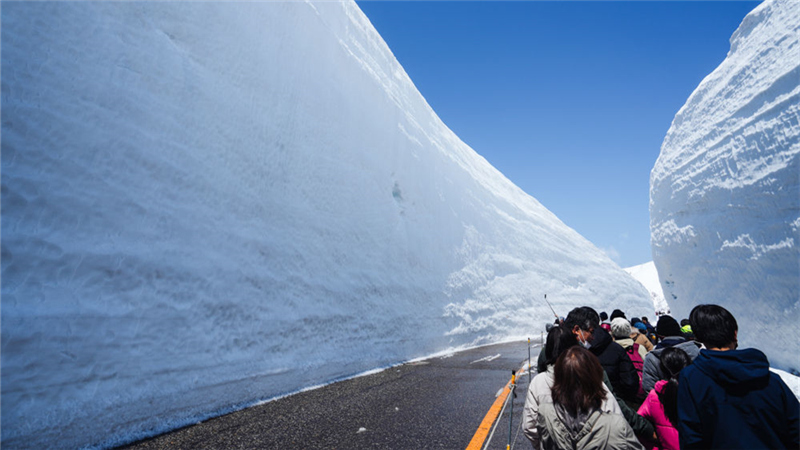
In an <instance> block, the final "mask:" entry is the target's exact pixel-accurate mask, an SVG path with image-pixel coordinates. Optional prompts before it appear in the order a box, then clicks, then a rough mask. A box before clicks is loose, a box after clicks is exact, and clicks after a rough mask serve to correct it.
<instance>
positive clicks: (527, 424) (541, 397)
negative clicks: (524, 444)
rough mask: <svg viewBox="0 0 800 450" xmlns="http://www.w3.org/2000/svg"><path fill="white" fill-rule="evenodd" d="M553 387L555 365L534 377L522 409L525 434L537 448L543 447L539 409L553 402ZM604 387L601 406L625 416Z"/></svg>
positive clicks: (604, 409)
mask: <svg viewBox="0 0 800 450" xmlns="http://www.w3.org/2000/svg"><path fill="white" fill-rule="evenodd" d="M552 387H553V366H548V367H547V371H546V372H542V373H540V374H539V375H536V376H535V377H533V380H531V383H530V386H528V393H527V395H526V396H525V408H524V409H523V410H522V432H523V433H525V436H526V437H527V438H528V440H530V441H531V444H533V447H534V448H537V449H539V448H541V446H540V445H539V433H538V430H537V428H536V424H537V422H538V418H539V409H540V408H541V406H542V405H543V404H545V403H552V402H553V396H552V394H551V392H550V389H552ZM603 388H604V389H605V390H606V399H605V400H604V401H603V404H602V405H601V406H600V408H601V409H602V410H603V411H608V412H609V413H612V414H618V415H620V417H623V416H622V410H620V407H619V404H618V403H617V400H616V399H615V398H614V394H613V393H612V392H611V391H610V390H609V389H608V387H607V386H606V385H605V384H603ZM623 420H624V417H623Z"/></svg>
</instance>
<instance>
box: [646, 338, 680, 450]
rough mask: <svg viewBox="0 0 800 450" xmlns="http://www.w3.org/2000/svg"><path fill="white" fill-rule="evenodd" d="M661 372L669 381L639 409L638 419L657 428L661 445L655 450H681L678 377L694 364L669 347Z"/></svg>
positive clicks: (665, 353) (653, 393) (658, 386)
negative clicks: (641, 418) (639, 417)
mask: <svg viewBox="0 0 800 450" xmlns="http://www.w3.org/2000/svg"><path fill="white" fill-rule="evenodd" d="M660 362H661V369H662V370H663V371H664V373H666V374H667V376H668V377H669V378H668V379H667V380H659V381H657V382H656V385H655V387H654V388H653V390H652V391H650V393H649V394H648V395H647V398H646V399H645V400H644V403H642V406H640V407H639V411H638V413H639V415H640V416H642V417H644V418H646V419H647V420H649V421H650V422H652V423H653V425H655V428H656V436H657V437H658V443H657V444H656V445H655V446H654V447H653V449H654V450H679V449H680V441H679V439H678V429H677V428H676V424H677V423H678V375H679V374H680V372H681V370H683V368H684V367H686V366H688V365H689V364H691V363H692V359H691V358H689V355H687V354H686V352H685V351H683V350H681V349H679V348H677V347H670V348H667V349H665V350H664V351H663V352H662V353H661V360H660Z"/></svg>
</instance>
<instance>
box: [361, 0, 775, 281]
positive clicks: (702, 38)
mask: <svg viewBox="0 0 800 450" xmlns="http://www.w3.org/2000/svg"><path fill="white" fill-rule="evenodd" d="M758 3H759V2H752V1H735V2H723V1H705V2H689V1H670V2H650V1H646V2H626V1H617V2H589V1H586V2H573V1H570V2H544V1H511V2H488V1H466V2H462V1H432V2H429V1H366V2H362V1H359V2H358V5H359V6H360V7H361V9H362V10H363V11H364V13H366V15H367V17H369V19H370V21H371V22H372V24H373V25H374V26H375V28H376V29H377V30H378V32H379V33H380V34H381V36H382V37H383V39H384V40H385V41H386V42H387V43H388V44H389V48H391V50H392V52H393V53H394V55H395V56H396V57H397V59H398V60H399V61H400V64H402V65H403V67H404V68H405V70H406V72H408V74H409V76H410V77H411V79H412V80H413V82H414V84H415V85H416V86H417V89H419V91H420V92H421V93H422V95H423V96H424V97H425V98H426V99H427V101H428V103H429V104H430V105H431V107H432V108H433V109H434V111H436V113H437V114H438V115H439V117H440V118H441V119H442V120H443V121H444V123H445V124H446V125H447V126H448V127H450V129H452V130H453V131H454V132H455V133H456V134H457V135H458V136H459V137H460V138H461V139H462V140H463V141H464V142H466V143H467V144H468V145H469V146H471V147H472V148H473V149H475V151H477V152H478V153H479V154H481V155H482V156H483V157H485V158H486V159H487V160H488V161H489V162H490V163H491V164H492V165H494V166H495V167H496V168H498V169H499V170H500V171H501V172H502V173H503V174H505V176H506V177H508V178H509V179H510V180H511V181H512V182H514V183H515V184H516V185H517V186H519V187H521V188H522V189H523V190H525V192H527V193H528V194H530V195H532V196H534V197H536V199H538V200H539V201H540V202H541V203H542V204H544V205H545V206H546V207H547V208H548V209H550V210H551V211H553V213H555V214H556V215H557V216H558V217H559V218H561V220H563V221H564V222H565V223H566V224H567V225H569V226H570V227H572V228H574V229H575V230H576V231H578V232H579V233H580V234H582V235H583V236H585V237H586V238H587V239H589V240H590V241H592V242H593V243H594V244H595V245H597V246H598V247H600V248H602V249H604V250H606V252H607V253H609V255H610V256H611V257H612V259H614V260H615V261H617V263H618V264H620V265H621V266H622V267H628V266H633V265H637V264H642V263H645V262H647V261H650V260H652V257H651V251H650V216H649V211H648V208H649V186H650V170H651V169H652V168H653V164H654V163H655V161H656V158H658V154H659V151H660V148H661V142H662V141H663V139H664V135H665V134H666V132H667V130H668V129H669V126H670V124H671V122H672V119H673V117H674V116H675V113H677V112H678V110H679V109H680V107H681V106H682V105H683V104H684V103H685V102H686V99H687V98H688V97H689V95H690V94H691V93H692V92H693V91H694V89H695V88H696V87H697V85H698V84H699V83H700V81H701V80H702V79H703V78H704V77H705V76H706V75H708V74H709V73H711V71H713V70H714V69H715V68H716V67H717V66H718V65H719V64H720V63H721V62H722V61H723V60H724V59H725V56H726V55H727V53H728V50H729V49H730V43H729V39H730V36H731V34H732V33H733V32H734V31H735V30H736V28H737V27H738V26H739V24H740V23H741V21H742V19H743V18H744V16H745V15H747V13H748V12H750V11H751V10H752V9H753V8H755V7H756V6H757V5H758Z"/></svg>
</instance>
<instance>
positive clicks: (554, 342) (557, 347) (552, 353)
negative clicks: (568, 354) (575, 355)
mask: <svg viewBox="0 0 800 450" xmlns="http://www.w3.org/2000/svg"><path fill="white" fill-rule="evenodd" d="M575 345H578V340H577V339H576V338H575V335H574V334H573V333H572V332H571V331H570V330H568V329H567V328H566V327H553V329H552V330H550V332H549V333H547V341H545V344H544V357H545V361H546V363H547V365H548V366H550V365H553V364H555V363H556V359H558V357H559V356H560V355H561V354H562V353H564V350H566V349H568V348H569V347H573V346H575Z"/></svg>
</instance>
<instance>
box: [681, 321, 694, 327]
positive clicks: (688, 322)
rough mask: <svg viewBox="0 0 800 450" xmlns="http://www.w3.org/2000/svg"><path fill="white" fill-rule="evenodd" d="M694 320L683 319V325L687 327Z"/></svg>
mask: <svg viewBox="0 0 800 450" xmlns="http://www.w3.org/2000/svg"><path fill="white" fill-rule="evenodd" d="M691 323H692V322H690V321H689V319H681V327H685V326H686V325H691Z"/></svg>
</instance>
